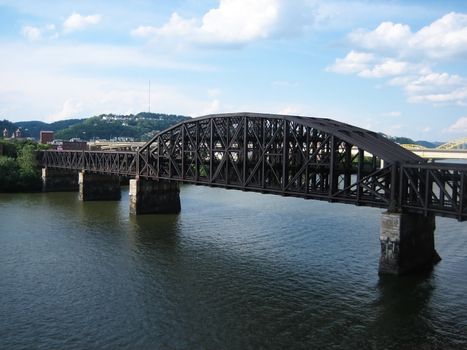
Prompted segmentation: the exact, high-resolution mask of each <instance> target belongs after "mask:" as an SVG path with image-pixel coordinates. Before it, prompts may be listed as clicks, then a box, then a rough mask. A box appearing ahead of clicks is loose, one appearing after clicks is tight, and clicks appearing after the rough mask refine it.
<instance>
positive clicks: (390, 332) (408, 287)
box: [372, 271, 436, 348]
mask: <svg viewBox="0 0 467 350" xmlns="http://www.w3.org/2000/svg"><path fill="white" fill-rule="evenodd" d="M435 282H436V279H435V278H434V277H433V275H432V272H431V271H425V272H423V273H421V274H419V275H417V276H403V277H399V278H398V277H394V276H382V277H380V280H379V283H378V291H379V293H380V295H379V298H378V299H377V301H376V303H375V307H376V308H377V316H376V320H375V322H374V324H373V325H372V336H373V340H374V342H377V343H379V344H384V345H385V347H387V348H395V347H394V346H395V345H394V341H393V339H394V338H398V339H399V341H400V342H401V343H402V344H404V346H405V347H408V348H426V347H427V346H429V345H430V344H432V339H431V338H432V335H433V333H434V331H435V330H434V329H433V327H432V325H431V324H430V322H429V320H430V319H432V315H431V314H430V308H429V305H430V298H431V296H432V291H433V289H434V288H435ZM408 329H410V330H411V331H410V332H407V330H408ZM399 347H400V346H399V345H397V348H399ZM428 348H430V347H428Z"/></svg>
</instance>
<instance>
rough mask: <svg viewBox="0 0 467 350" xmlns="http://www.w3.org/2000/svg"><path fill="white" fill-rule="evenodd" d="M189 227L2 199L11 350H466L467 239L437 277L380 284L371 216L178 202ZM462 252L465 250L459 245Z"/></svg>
mask: <svg viewBox="0 0 467 350" xmlns="http://www.w3.org/2000/svg"><path fill="white" fill-rule="evenodd" d="M181 197H182V212H181V213H180V214H179V215H146V216H138V217H134V216H130V215H129V214H128V206H129V203H128V194H127V191H126V190H125V191H124V193H123V195H122V201H120V202H87V203H82V202H79V201H78V200H77V197H76V194H73V193H61V194H60V193H56V194H54V193H50V194H33V195H2V194H0V218H1V228H0V281H1V283H0V298H1V302H0V348H6V349H21V348H30V347H31V344H34V346H35V347H37V348H67V349H83V348H116V347H119V348H130V349H133V348H171V349H193V348H202V349H257V348H267V349H284V348H294V349H309V348H335V349H353V348H355V349H400V348H402V349H404V348H407V349H412V348H416V349H418V348H422V349H423V348H426V349H437V348H440V349H441V348H443V349H444V348H447V349H449V348H459V349H460V348H463V347H465V346H466V345H467V332H466V330H467V323H466V319H467V317H465V316H466V315H467V301H466V298H465V297H464V296H465V294H466V293H467V277H466V274H465V269H466V268H467V258H466V254H465V247H467V230H466V229H465V226H462V225H461V224H458V223H456V222H453V221H450V220H438V222H437V226H438V229H437V238H436V239H437V247H438V251H439V252H440V254H441V255H442V256H443V260H442V261H441V263H440V264H438V265H437V266H436V267H435V269H434V270H433V271H432V272H431V273H427V274H425V275H420V276H418V277H416V278H414V277H404V278H378V276H377V267H378V254H379V241H378V232H379V214H380V211H379V210H377V209H372V208H358V207H353V206H348V205H338V204H328V203H322V202H315V201H304V200H300V199H295V198H283V197H275V196H269V195H261V194H254V193H242V192H238V191H225V190H220V189H212V188H206V187H196V186H183V187H182V193H181ZM454 242H455V243H454Z"/></svg>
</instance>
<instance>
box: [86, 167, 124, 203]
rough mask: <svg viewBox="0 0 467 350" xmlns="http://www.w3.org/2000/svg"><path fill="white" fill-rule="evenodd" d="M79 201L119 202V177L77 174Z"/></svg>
mask: <svg viewBox="0 0 467 350" xmlns="http://www.w3.org/2000/svg"><path fill="white" fill-rule="evenodd" d="M78 183H79V199H80V200H82V201H115V200H120V198H121V196H122V195H121V191H120V177H119V176H117V175H107V174H105V175H104V174H93V173H88V172H85V171H80V172H79V178H78Z"/></svg>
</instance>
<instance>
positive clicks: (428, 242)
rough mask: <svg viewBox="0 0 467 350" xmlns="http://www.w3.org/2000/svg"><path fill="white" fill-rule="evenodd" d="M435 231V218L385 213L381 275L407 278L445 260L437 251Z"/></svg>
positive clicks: (382, 216) (382, 218)
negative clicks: (405, 276)
mask: <svg viewBox="0 0 467 350" xmlns="http://www.w3.org/2000/svg"><path fill="white" fill-rule="evenodd" d="M435 228H436V225H435V216H434V215H427V216H424V215H422V214H408V213H391V212H385V213H383V214H382V215H381V232H380V241H381V256H380V260H379V274H380V275H382V274H391V275H403V274H407V273H410V272H416V271H419V270H423V269H428V268H431V267H432V266H433V265H434V264H435V263H437V262H438V261H439V260H441V258H440V257H439V255H438V253H437V252H436V250H435V240H434V231H435Z"/></svg>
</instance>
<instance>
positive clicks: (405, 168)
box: [399, 163, 467, 221]
mask: <svg viewBox="0 0 467 350" xmlns="http://www.w3.org/2000/svg"><path fill="white" fill-rule="evenodd" d="M466 180H467V164H452V163H436V164H434V163H431V164H427V163H425V164H403V165H401V166H400V180H399V184H400V185H399V190H400V193H399V206H400V208H401V209H402V210H403V211H409V212H414V211H416V212H420V213H423V214H425V215H426V214H428V213H433V214H436V215H439V216H447V217H452V218H456V219H458V220H459V221H464V220H467V207H466V205H467V191H466V190H467V188H466V187H465V186H466Z"/></svg>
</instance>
